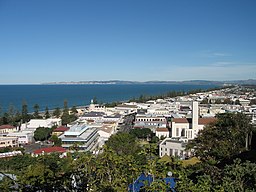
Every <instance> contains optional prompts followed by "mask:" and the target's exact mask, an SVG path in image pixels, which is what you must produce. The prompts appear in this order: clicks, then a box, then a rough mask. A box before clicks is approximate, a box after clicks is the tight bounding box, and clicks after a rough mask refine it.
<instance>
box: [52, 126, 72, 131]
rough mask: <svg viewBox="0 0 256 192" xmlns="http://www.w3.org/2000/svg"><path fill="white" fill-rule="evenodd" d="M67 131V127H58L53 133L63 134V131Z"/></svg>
mask: <svg viewBox="0 0 256 192" xmlns="http://www.w3.org/2000/svg"><path fill="white" fill-rule="evenodd" d="M67 130H69V127H65V126H60V127H57V128H56V129H54V131H53V132H64V131H67Z"/></svg>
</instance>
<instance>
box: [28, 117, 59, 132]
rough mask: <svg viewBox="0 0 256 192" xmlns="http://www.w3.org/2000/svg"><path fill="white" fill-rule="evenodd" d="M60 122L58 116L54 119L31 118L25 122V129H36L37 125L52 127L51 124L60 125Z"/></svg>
mask: <svg viewBox="0 0 256 192" xmlns="http://www.w3.org/2000/svg"><path fill="white" fill-rule="evenodd" d="M61 123H62V120H61V119H59V118H55V119H51V118H50V119H31V120H30V121H29V122H28V123H27V124H26V129H34V130H35V129H37V128H38V127H49V128H51V127H53V126H60V125H61Z"/></svg>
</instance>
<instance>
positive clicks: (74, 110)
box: [71, 106, 78, 114]
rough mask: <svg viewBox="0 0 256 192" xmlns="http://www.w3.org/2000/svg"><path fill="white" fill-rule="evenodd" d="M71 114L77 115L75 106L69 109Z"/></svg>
mask: <svg viewBox="0 0 256 192" xmlns="http://www.w3.org/2000/svg"><path fill="white" fill-rule="evenodd" d="M71 112H72V113H73V114H77V113H78V111H77V109H76V106H73V107H72V108H71Z"/></svg>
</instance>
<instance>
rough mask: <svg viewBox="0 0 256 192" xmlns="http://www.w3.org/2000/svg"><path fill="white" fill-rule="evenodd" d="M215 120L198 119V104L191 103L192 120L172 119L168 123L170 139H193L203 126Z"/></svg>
mask: <svg viewBox="0 0 256 192" xmlns="http://www.w3.org/2000/svg"><path fill="white" fill-rule="evenodd" d="M215 120H216V119H215V118H199V116H198V102H196V101H194V102H193V103H192V118H173V119H172V120H171V123H170V125H169V126H170V128H171V137H186V138H188V139H194V138H195V137H196V136H197V134H198V132H199V131H200V130H202V129H203V128H204V126H205V125H207V124H209V123H212V122H214V121H215Z"/></svg>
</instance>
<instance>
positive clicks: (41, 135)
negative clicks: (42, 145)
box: [34, 127, 52, 141]
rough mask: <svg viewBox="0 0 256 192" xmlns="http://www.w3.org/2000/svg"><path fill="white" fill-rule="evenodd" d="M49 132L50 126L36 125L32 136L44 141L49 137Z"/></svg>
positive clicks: (50, 130)
mask: <svg viewBox="0 0 256 192" xmlns="http://www.w3.org/2000/svg"><path fill="white" fill-rule="evenodd" d="M51 132H52V129H51V128H45V127H38V128H37V129H36V131H35V133H34V138H35V140H36V141H45V140H47V139H48V138H49V137H50V135H51Z"/></svg>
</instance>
